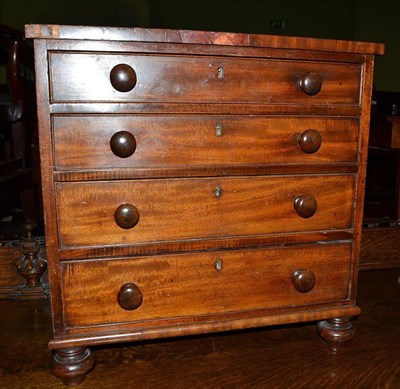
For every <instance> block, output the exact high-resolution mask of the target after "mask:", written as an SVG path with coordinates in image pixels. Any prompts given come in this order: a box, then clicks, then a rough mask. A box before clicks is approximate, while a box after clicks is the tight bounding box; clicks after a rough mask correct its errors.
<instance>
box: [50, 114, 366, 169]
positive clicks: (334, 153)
mask: <svg viewBox="0 0 400 389" xmlns="http://www.w3.org/2000/svg"><path fill="white" fill-rule="evenodd" d="M358 125H359V123H358V119H350V118H345V119H344V118H307V117H294V118H290V117H263V116H237V117H235V116H233V117H232V116H230V117H229V116H215V117H213V116H202V117H195V116H179V117H178V116H140V115H124V116H100V115H98V116H96V115H87V116H77V115H74V116H55V117H54V118H53V134H54V141H55V165H56V169H57V170H60V171H62V170H71V169H106V168H141V169H143V168H157V169H162V168H170V167H180V168H184V169H190V168H191V167H195V166H201V167H207V168H210V167H213V166H215V165H238V164H274V163H275V164H276V163H279V164H285V165H287V164H321V163H343V162H352V163H354V162H356V161H357V137H358Z"/></svg>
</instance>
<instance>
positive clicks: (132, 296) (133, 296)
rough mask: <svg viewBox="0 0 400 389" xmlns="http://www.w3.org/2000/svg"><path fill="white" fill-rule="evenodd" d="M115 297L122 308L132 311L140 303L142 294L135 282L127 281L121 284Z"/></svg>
mask: <svg viewBox="0 0 400 389" xmlns="http://www.w3.org/2000/svg"><path fill="white" fill-rule="evenodd" d="M117 299H118V304H119V305H120V307H121V308H122V309H125V310H126V311H132V310H134V309H137V308H139V307H140V306H141V305H142V302H143V294H142V292H141V290H140V289H139V288H138V287H137V286H136V285H135V284H133V283H128V284H124V285H122V286H121V289H120V290H119V292H118V297H117Z"/></svg>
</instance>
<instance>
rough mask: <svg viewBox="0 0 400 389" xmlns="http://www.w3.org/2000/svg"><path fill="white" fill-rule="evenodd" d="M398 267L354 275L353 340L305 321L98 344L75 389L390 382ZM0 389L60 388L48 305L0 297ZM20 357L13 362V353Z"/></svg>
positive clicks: (395, 377)
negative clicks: (344, 341) (358, 311)
mask: <svg viewBox="0 0 400 389" xmlns="http://www.w3.org/2000/svg"><path fill="white" fill-rule="evenodd" d="M398 275H399V272H398V269H388V270H380V271H367V272H362V273H360V277H359V278H360V280H359V288H358V296H357V299H358V303H359V304H360V306H361V307H362V309H363V312H362V315H361V316H360V318H359V319H358V320H357V322H356V324H357V328H358V332H357V336H356V338H355V339H354V340H353V341H352V342H351V343H349V344H348V345H347V346H346V349H345V350H343V351H342V352H340V353H337V354H332V353H330V351H329V350H328V349H327V348H326V347H324V346H323V343H322V342H321V340H320V339H319V338H318V337H316V336H315V326H314V324H296V325H290V326H275V327H268V328H258V329H254V330H246V331H235V332H230V333H221V334H214V335H211V334H208V335H207V336H201V335H198V336H191V337H184V338H179V339H177V338H175V339H174V338H172V339H171V338H170V339H164V340H157V341H146V342H136V343H125V344H124V345H121V344H116V345H108V346H107V345H103V346H99V347H96V348H95V352H96V356H97V366H96V369H95V370H94V371H93V372H92V373H90V374H89V375H88V377H87V380H86V382H84V383H83V384H82V385H81V386H80V388H82V389H87V388H88V389H92V388H105V389H114V388H115V387H124V386H125V387H132V388H135V387H140V388H144V389H155V388H163V389H176V388H185V387H190V388H195V389H203V388H221V389H222V388H240V389H251V388H265V387H272V388H278V389H286V388H290V389H297V388H299V382H301V386H302V387H304V388H322V387H324V388H328V389H336V388H345V387H364V388H395V387H396V386H397V383H398V382H399V380H400V365H399V363H398V355H399V353H400V343H399V342H398V339H399V337H400V326H399V323H400V310H399V309H398V307H399V303H400V301H399V296H400V293H399V292H400V290H399V283H398V281H397V279H398ZM0 312H2V315H0V332H1V334H2V336H1V337H0V349H1V350H2V353H3V356H4V358H1V359H0V369H1V371H2V373H1V374H2V375H1V380H2V381H1V382H2V385H3V386H4V387H5V388H18V387H24V388H40V389H49V388H52V389H58V388H63V384H62V382H61V381H60V380H59V379H58V378H56V377H54V376H53V375H52V374H49V371H48V359H49V357H50V352H49V350H48V348H47V342H48V333H49V331H50V330H51V317H50V304H49V303H48V302H31V303H18V302H14V301H0ZM22 353H23V354H24V358H21V354H22Z"/></svg>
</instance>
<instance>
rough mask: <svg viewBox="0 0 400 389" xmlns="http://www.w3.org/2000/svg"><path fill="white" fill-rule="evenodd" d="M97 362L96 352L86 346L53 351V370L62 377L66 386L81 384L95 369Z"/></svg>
mask: <svg viewBox="0 0 400 389" xmlns="http://www.w3.org/2000/svg"><path fill="white" fill-rule="evenodd" d="M95 362H96V358H95V355H94V353H93V352H92V351H91V350H90V349H89V348H85V347H76V348H70V349H63V350H57V351H54V352H53V358H52V359H51V370H52V372H53V374H54V375H55V376H57V377H59V378H61V379H62V380H63V382H64V385H66V386H77V385H79V384H81V383H82V382H83V381H84V380H85V377H86V374H87V373H89V371H90V370H92V369H93V366H94V364H95Z"/></svg>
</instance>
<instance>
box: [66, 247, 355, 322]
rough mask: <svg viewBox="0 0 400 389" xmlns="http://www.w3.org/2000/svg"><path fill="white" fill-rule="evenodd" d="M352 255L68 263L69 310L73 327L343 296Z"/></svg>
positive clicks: (302, 252)
mask: <svg viewBox="0 0 400 389" xmlns="http://www.w3.org/2000/svg"><path fill="white" fill-rule="evenodd" d="M350 256H351V245H350V244H339V245H309V246H299V247H289V248H280V249H254V250H251V249H247V250H238V251H219V252H211V253H210V252H208V253H192V254H176V255H163V256H159V257H147V258H143V257H142V258H131V259H128V258H126V259H123V258H121V259H115V260H95V261H82V262H78V261H77V262H67V263H64V264H62V286H63V294H64V316H65V317H66V322H67V323H66V324H67V327H69V328H72V327H76V326H91V325H101V324H111V323H123V322H135V321H139V322H140V321H145V320H157V319H161V320H162V319H163V318H167V319H168V318H174V317H185V316H186V317H187V316H198V315H207V314H223V313H226V312H234V311H243V310H255V309H269V308H280V307H295V306H302V305H308V304H315V303H327V302H333V301H338V300H345V299H347V297H348V284H349V269H350ZM300 270H301V271H302V273H301V274H302V275H307V277H306V278H307V279H308V281H309V283H308V285H307V287H305V288H304V286H305V285H304V284H302V283H297V284H296V285H297V286H295V280H296V276H295V274H297V275H298V274H299V271H300ZM296 271H297V273H296ZM105 275H106V276H105ZM312 277H314V284H313V283H312ZM310 281H311V282H310ZM127 284H128V285H129V284H133V285H134V286H133V287H132V286H131V287H130V288H129V286H128V287H127V286H126V285H127ZM313 285H314V286H313ZM299 287H300V289H301V288H303V289H301V290H302V291H299V290H297V289H296V288H299ZM310 288H311V289H310ZM129 289H130V290H129ZM118 296H119V297H118ZM141 326H145V324H144V323H142V324H141Z"/></svg>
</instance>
